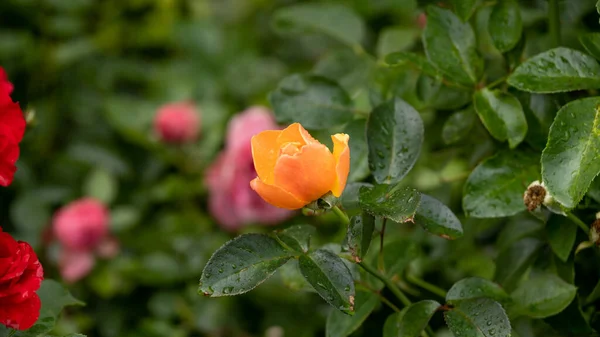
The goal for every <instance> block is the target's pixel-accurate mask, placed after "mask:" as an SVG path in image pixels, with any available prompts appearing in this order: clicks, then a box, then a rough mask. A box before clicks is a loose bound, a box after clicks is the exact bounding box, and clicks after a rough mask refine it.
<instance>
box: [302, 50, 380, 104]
mask: <svg viewBox="0 0 600 337" xmlns="http://www.w3.org/2000/svg"><path fill="white" fill-rule="evenodd" d="M373 66H374V64H373V62H372V61H371V59H369V58H367V57H365V56H364V55H357V54H356V53H355V52H354V51H353V50H351V49H348V48H344V49H340V50H336V51H334V52H332V53H330V54H327V55H326V56H325V57H323V58H322V59H321V60H319V62H318V63H317V64H316V65H315V66H314V68H313V69H312V71H311V73H313V74H314V75H317V76H322V77H325V78H327V79H329V80H331V81H334V82H336V83H338V84H339V85H340V86H342V88H344V89H345V90H346V91H347V92H349V93H355V92H356V91H357V90H359V89H361V88H363V87H364V86H365V84H366V83H367V80H368V79H369V75H370V72H371V68H372V67H373Z"/></svg>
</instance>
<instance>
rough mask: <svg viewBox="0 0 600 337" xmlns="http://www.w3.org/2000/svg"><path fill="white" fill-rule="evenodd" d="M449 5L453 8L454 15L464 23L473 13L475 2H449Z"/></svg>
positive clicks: (456, 0)
mask: <svg viewBox="0 0 600 337" xmlns="http://www.w3.org/2000/svg"><path fill="white" fill-rule="evenodd" d="M450 3H451V4H452V6H454V12H455V13H456V15H458V17H459V18H461V20H463V21H465V22H466V21H468V20H469V18H470V17H471V15H472V14H473V12H474V11H475V5H476V4H477V0H450Z"/></svg>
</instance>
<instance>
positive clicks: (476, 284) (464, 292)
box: [446, 277, 510, 304]
mask: <svg viewBox="0 0 600 337" xmlns="http://www.w3.org/2000/svg"><path fill="white" fill-rule="evenodd" d="M482 297H485V298H491V299H493V300H494V301H497V302H500V303H503V302H505V301H506V300H508V299H510V296H508V294H507V293H506V292H505V291H504V289H502V288H501V287H500V286H499V285H497V284H496V283H494V282H492V281H489V280H486V279H482V278H479V277H471V278H466V279H462V280H460V281H458V282H456V283H454V285H453V286H452V288H450V290H448V294H447V295H446V301H448V303H450V304H454V303H457V302H460V301H464V300H469V299H475V298H482Z"/></svg>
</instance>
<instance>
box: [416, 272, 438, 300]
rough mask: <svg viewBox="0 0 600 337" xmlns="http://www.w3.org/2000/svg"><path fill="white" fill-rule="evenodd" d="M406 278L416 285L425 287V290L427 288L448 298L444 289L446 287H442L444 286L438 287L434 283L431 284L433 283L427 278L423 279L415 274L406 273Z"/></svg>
mask: <svg viewBox="0 0 600 337" xmlns="http://www.w3.org/2000/svg"><path fill="white" fill-rule="evenodd" d="M406 279H407V280H408V281H409V282H410V283H412V284H414V285H416V286H419V287H421V288H423V289H425V290H427V291H429V292H431V293H433V294H436V295H438V296H439V297H441V298H446V290H444V289H442V288H440V287H438V286H436V285H433V284H431V283H429V282H427V281H425V280H422V279H420V278H418V277H416V276H414V275H412V274H406Z"/></svg>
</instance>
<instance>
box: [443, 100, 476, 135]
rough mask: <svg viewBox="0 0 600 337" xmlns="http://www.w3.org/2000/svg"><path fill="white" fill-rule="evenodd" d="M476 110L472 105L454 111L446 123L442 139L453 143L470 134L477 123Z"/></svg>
mask: <svg viewBox="0 0 600 337" xmlns="http://www.w3.org/2000/svg"><path fill="white" fill-rule="evenodd" d="M475 116H476V115H475V111H474V109H473V107H472V106H469V107H468V108H467V109H464V110H459V111H456V112H454V113H453V114H452V115H450V117H449V118H448V119H447V120H446V122H445V123H444V127H443V128H442V139H443V140H444V143H446V144H453V143H456V142H458V141H459V140H461V139H463V138H464V137H466V136H468V135H469V131H470V130H471V128H473V125H475V120H476V119H475Z"/></svg>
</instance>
